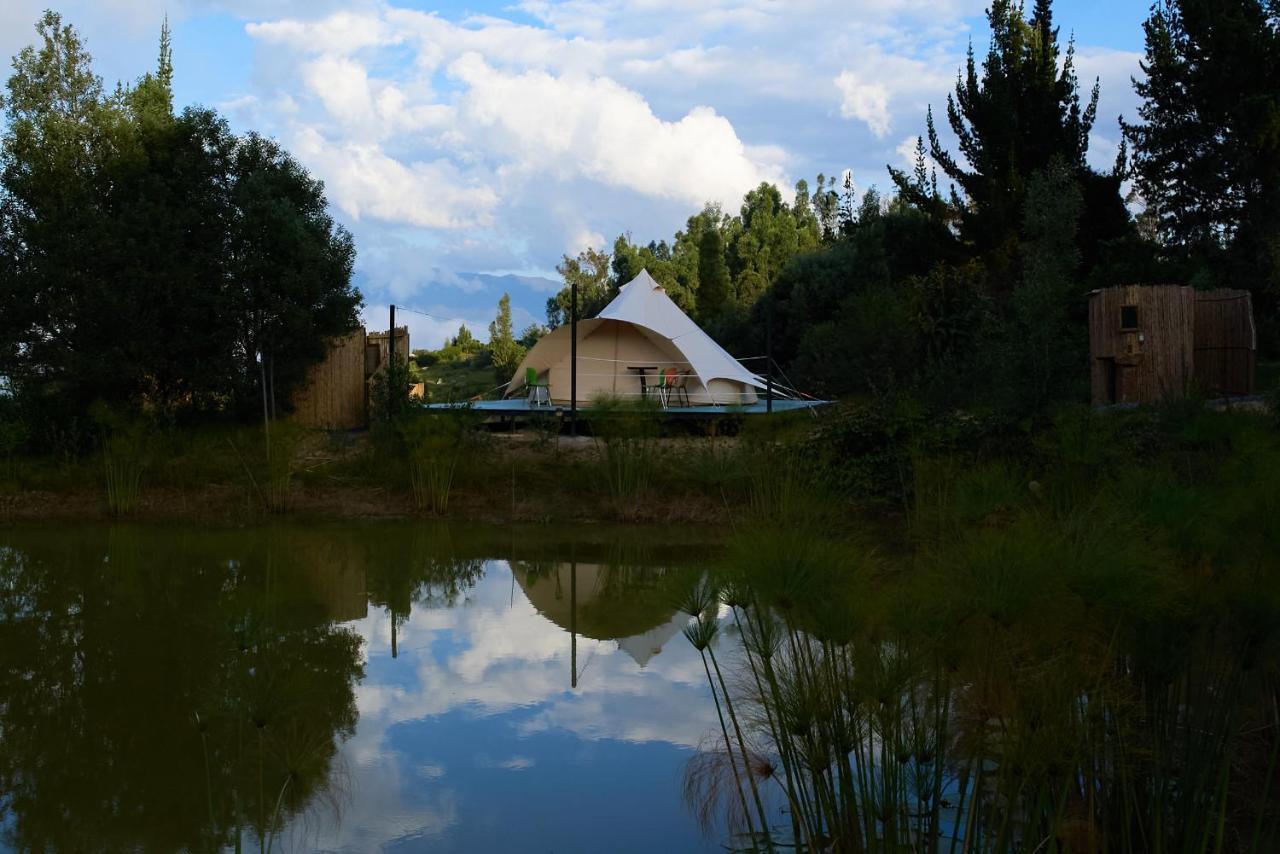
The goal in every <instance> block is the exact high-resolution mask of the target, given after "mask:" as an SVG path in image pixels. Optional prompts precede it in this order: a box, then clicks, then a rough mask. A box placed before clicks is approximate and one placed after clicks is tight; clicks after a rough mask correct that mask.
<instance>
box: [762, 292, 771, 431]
mask: <svg viewBox="0 0 1280 854" xmlns="http://www.w3.org/2000/svg"><path fill="white" fill-rule="evenodd" d="M766 299H768V300H769V304H768V305H766V306H765V317H764V411H765V412H768V413H772V412H773V294H769V295H768V296H767V297H766Z"/></svg>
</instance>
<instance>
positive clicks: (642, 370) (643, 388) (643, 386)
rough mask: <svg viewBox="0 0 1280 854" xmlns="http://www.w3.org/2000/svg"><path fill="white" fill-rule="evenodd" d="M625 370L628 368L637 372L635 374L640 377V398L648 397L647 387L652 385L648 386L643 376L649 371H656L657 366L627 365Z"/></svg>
mask: <svg viewBox="0 0 1280 854" xmlns="http://www.w3.org/2000/svg"><path fill="white" fill-rule="evenodd" d="M627 370H628V371H635V372H636V374H637V375H639V377H640V396H641V397H642V398H643V397H648V395H649V389H650V388H652V386H650V385H649V384H648V383H647V382H646V381H645V377H646V376H647V375H648V373H649V371H656V370H658V366H657V365H627Z"/></svg>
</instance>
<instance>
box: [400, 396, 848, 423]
mask: <svg viewBox="0 0 1280 854" xmlns="http://www.w3.org/2000/svg"><path fill="white" fill-rule="evenodd" d="M830 402H831V401H829V400H794V399H787V400H780V399H775V400H774V401H773V411H774V412H775V413H782V412H796V411H799V410H813V409H817V408H818V407H821V406H826V405H827V404H829V403H830ZM420 405H421V406H422V408H423V409H428V410H432V411H437V412H438V411H447V410H450V409H467V408H470V409H471V410H472V411H473V412H482V413H485V414H486V415H493V416H496V417H519V416H523V415H568V414H569V405H568V404H567V403H552V404H546V403H540V404H532V403H530V402H529V401H528V400H527V399H525V398H508V399H506V400H472V401H465V402H459V403H423V404H420ZM591 410H592V407H591V405H590V404H585V405H581V406H579V407H578V414H579V415H580V416H584V417H585V416H589V415H590V414H591ZM767 412H768V408H767V406H766V404H765V402H764V401H763V400H759V401H756V402H755V403H751V404H745V405H742V404H736V405H728V404H724V405H718V406H711V405H706V406H670V407H667V408H665V409H661V408H660V409H655V410H654V414H655V415H661V416H663V417H666V418H673V419H678V418H719V417H723V416H726V415H764V414H766V413H767Z"/></svg>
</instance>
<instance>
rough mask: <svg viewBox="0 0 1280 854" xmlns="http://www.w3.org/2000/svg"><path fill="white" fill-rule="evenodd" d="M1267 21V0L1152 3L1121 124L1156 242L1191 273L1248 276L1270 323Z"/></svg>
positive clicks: (1277, 218)
mask: <svg viewBox="0 0 1280 854" xmlns="http://www.w3.org/2000/svg"><path fill="white" fill-rule="evenodd" d="M1278 22H1280V3H1277V2H1276V0H1265V2H1264V0H1165V2H1162V3H1159V4H1157V5H1156V6H1155V7H1154V8H1153V9H1152V11H1151V15H1150V17H1148V19H1147V21H1146V24H1145V25H1144V29H1145V32H1146V58H1145V60H1144V62H1143V65H1142V68H1143V71H1144V72H1145V73H1146V78H1145V79H1143V80H1138V81H1135V82H1134V88H1135V89H1136V90H1137V92H1138V94H1139V95H1140V96H1142V98H1143V103H1142V106H1141V107H1140V108H1139V110H1138V117H1139V121H1138V122H1136V123H1134V124H1131V125H1129V124H1126V125H1125V133H1126V137H1127V139H1128V141H1129V144H1130V146H1131V147H1132V149H1133V173H1134V181H1135V183H1136V185H1137V187H1138V189H1139V191H1140V193H1141V194H1142V196H1143V198H1144V199H1145V201H1146V203H1147V208H1148V212H1149V214H1150V215H1151V216H1152V218H1153V219H1154V221H1155V222H1156V223H1157V227H1158V231H1159V237H1160V240H1161V243H1162V245H1163V248H1164V249H1165V251H1166V253H1167V254H1169V255H1170V256H1171V257H1173V258H1175V259H1179V260H1182V261H1185V262H1187V263H1188V264H1189V266H1190V271H1191V275H1192V277H1193V279H1195V280H1197V281H1200V282H1203V283H1206V284H1209V283H1218V284H1231V285H1235V286H1241V287H1252V288H1254V289H1255V294H1256V295H1257V296H1259V297H1260V300H1259V303H1260V309H1261V311H1262V313H1264V314H1268V315H1270V316H1271V319H1272V322H1273V323H1276V324H1277V328H1278V329H1280V321H1277V320H1276V314H1277V306H1278V305H1280V85H1277V83H1276V80H1277V79H1280V23H1278ZM1264 337H1265V336H1264Z"/></svg>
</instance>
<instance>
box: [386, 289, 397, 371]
mask: <svg viewBox="0 0 1280 854" xmlns="http://www.w3.org/2000/svg"><path fill="white" fill-rule="evenodd" d="M395 358H396V306H395V303H392V304H391V334H390V335H389V336H387V369H388V370H390V369H391V364H392V362H394V361H395ZM387 379H391V376H390V375H388V376H387Z"/></svg>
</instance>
